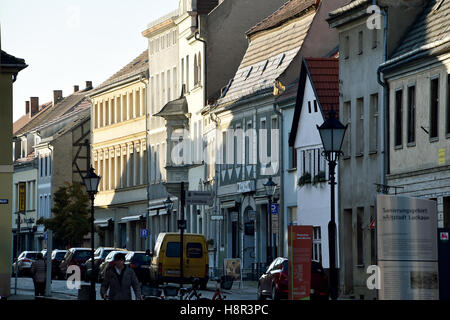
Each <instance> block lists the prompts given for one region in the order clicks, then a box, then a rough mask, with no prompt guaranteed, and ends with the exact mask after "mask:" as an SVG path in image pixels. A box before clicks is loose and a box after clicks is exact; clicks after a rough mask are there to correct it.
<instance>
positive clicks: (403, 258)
mask: <svg viewBox="0 0 450 320" xmlns="http://www.w3.org/2000/svg"><path fill="white" fill-rule="evenodd" d="M377 246H378V266H379V267H380V280H381V281H380V290H379V298H380V300H437V299H438V298H439V285H438V263H437V261H438V257H437V212H436V202H435V201H430V200H423V199H419V198H409V197H397V196H389V195H378V197H377Z"/></svg>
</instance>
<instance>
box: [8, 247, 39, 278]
mask: <svg viewBox="0 0 450 320" xmlns="http://www.w3.org/2000/svg"><path fill="white" fill-rule="evenodd" d="M38 253H39V251H23V252H22V253H21V254H20V255H19V256H18V257H17V259H15V260H14V263H13V264H12V274H13V276H15V275H16V264H17V276H18V277H21V276H23V275H28V276H30V275H31V264H32V263H33V261H34V260H36V255H37V254H38Z"/></svg>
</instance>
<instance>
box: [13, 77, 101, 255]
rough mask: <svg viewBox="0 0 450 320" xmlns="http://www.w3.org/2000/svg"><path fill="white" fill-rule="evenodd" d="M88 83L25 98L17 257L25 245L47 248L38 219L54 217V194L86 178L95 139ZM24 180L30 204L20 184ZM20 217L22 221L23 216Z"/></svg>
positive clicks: (19, 143) (16, 139)
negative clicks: (47, 97) (89, 144)
mask: <svg viewBox="0 0 450 320" xmlns="http://www.w3.org/2000/svg"><path fill="white" fill-rule="evenodd" d="M91 89H92V83H91V82H90V81H87V82H86V88H85V89H83V90H81V91H80V90H79V86H74V92H73V93H72V94H70V95H69V96H67V97H63V95H62V91H61V90H55V91H54V92H53V98H54V99H53V101H51V102H48V103H45V104H39V98H38V97H31V98H30V101H26V102H25V115H24V116H23V117H21V118H19V119H18V120H17V121H15V122H14V124H13V130H12V132H13V140H12V141H13V144H12V150H13V157H12V158H13V166H14V173H13V183H12V191H13V192H12V195H13V196H12V201H11V203H12V213H13V215H12V219H11V228H12V247H11V248H12V249H11V250H12V256H13V257H16V256H17V255H18V254H20V252H22V251H24V250H42V249H43V248H45V247H46V241H45V239H44V232H45V230H44V226H43V225H42V224H38V220H39V219H40V218H42V219H48V218H50V217H51V216H52V208H53V195H54V193H55V192H56V191H57V190H58V188H59V187H61V186H64V185H65V183H67V182H69V183H73V182H74V181H77V182H81V181H82V179H81V175H83V174H84V173H85V172H86V167H87V160H86V157H87V149H86V146H85V145H86V140H87V141H89V139H90V109H91V105H90V103H89V101H87V99H86V92H88V91H89V90H91ZM22 185H24V192H25V203H24V208H21V207H20V206H19V201H20V197H19V189H20V188H21V186H22ZM19 219H20V220H19Z"/></svg>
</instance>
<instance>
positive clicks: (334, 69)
mask: <svg viewBox="0 0 450 320" xmlns="http://www.w3.org/2000/svg"><path fill="white" fill-rule="evenodd" d="M305 61H306V64H307V66H308V71H309V75H310V77H311V81H312V82H313V86H314V89H315V91H316V94H317V98H318V99H319V103H320V106H321V107H322V112H323V114H324V116H326V115H327V113H328V111H329V110H331V108H332V107H333V108H334V111H336V113H337V114H339V60H338V59H336V58H305Z"/></svg>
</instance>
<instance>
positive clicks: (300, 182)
mask: <svg viewBox="0 0 450 320" xmlns="http://www.w3.org/2000/svg"><path fill="white" fill-rule="evenodd" d="M307 183H311V174H310V173H309V172H305V173H304V174H303V175H302V176H301V177H300V179H298V185H299V186H300V187H303V186H304V185H305V184H307Z"/></svg>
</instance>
